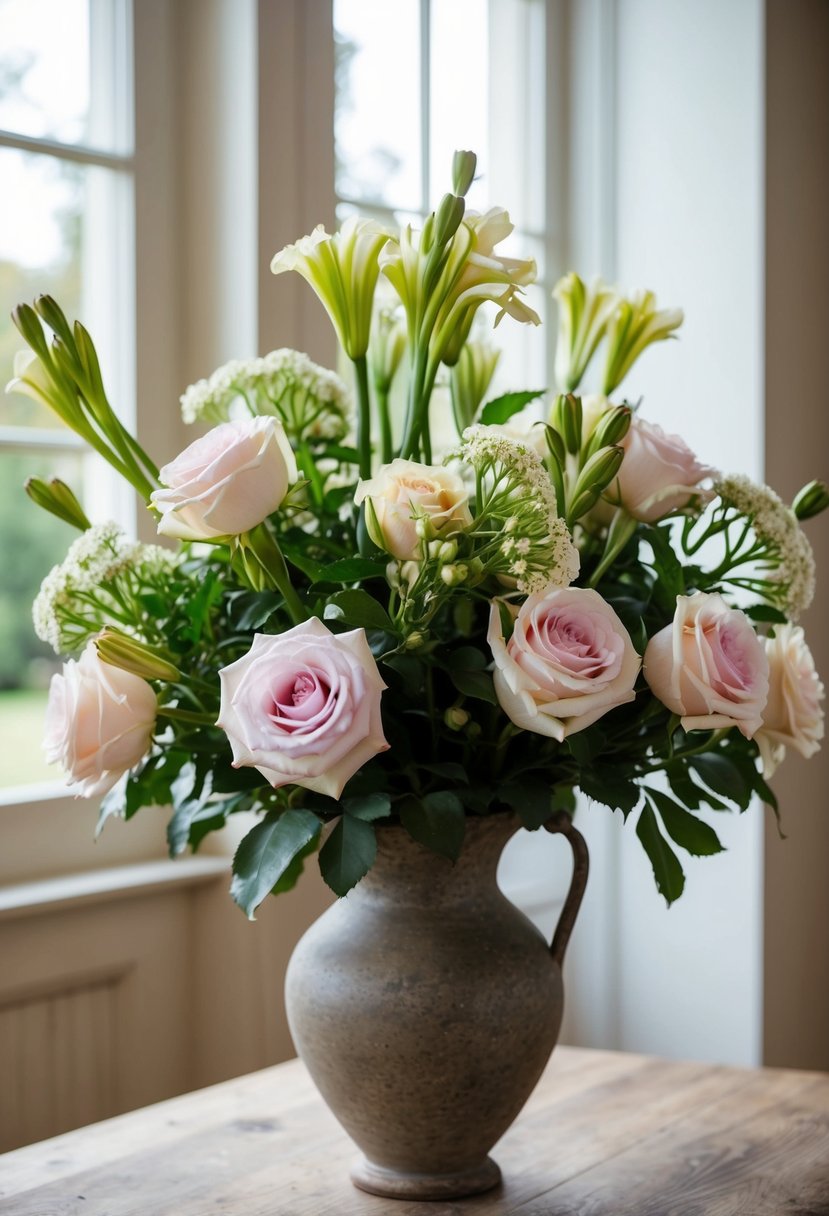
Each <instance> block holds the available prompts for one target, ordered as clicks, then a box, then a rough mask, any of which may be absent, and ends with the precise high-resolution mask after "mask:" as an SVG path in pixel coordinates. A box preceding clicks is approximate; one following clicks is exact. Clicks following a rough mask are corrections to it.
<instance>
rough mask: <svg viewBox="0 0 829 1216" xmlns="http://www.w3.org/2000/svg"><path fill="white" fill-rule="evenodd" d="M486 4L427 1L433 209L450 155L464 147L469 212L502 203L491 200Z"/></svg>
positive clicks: (483, 0) (447, 180) (447, 183)
mask: <svg viewBox="0 0 829 1216" xmlns="http://www.w3.org/2000/svg"><path fill="white" fill-rule="evenodd" d="M488 12H489V2H488V0H452V2H451V3H450V4H446V3H441V2H440V0H437V2H435V0H432V10H431V67H430V71H431V93H432V98H431V132H430V139H429V160H430V166H431V169H430V181H431V195H432V197H431V198H430V200H429V202H430V205H431V206H435V204H436V203H437V201H438V200H439V199H440V197H441V196H442V195H443V194H445V193H446V191H447V190H450V189H451V188H452V155H453V153H454V152H455V150H456V149H458V148H469V149H470V150H471V151H473V152H476V153H477V155H478V169H477V175H476V181H475V182H473V184H472V187H471V188H470V190H469V193H468V194H467V201H468V203H469V206H470V207H471V208H472V209H473V210H474V211H485V210H486V208H487V207H488V206H490V205H492V204H493V203H496V202H499V201H502V200H498V199H493V198H491V197H490V193H491V192H490V188H489V183H488V180H487V177H488V168H489V166H488V162H489V155H488V152H489V131H488V126H489V21H488Z"/></svg>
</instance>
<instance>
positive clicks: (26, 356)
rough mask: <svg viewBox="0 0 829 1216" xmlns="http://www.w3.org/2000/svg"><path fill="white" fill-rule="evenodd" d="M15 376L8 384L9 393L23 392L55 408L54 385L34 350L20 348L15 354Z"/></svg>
mask: <svg viewBox="0 0 829 1216" xmlns="http://www.w3.org/2000/svg"><path fill="white" fill-rule="evenodd" d="M13 368H14V376H13V378H12V379H11V380H10V381H9V382H8V384H7V385H6V392H7V393H22V394H23V395H24V396H25V397H31V399H32V400H33V401H39V402H40V403H41V404H42V405H46V406H48V407H49V408H50V409H54V408H55V407H54V405H53V400H54V386H53V385H52V383H51V381H50V379H49V374H48V372H47V371H46V368H45V367H44V366H43V363H42V362H41V360H40V359H39V358H38V356H37V355H36V354H35V352H34V351H33V350H19V351H16V352H15V356H14V364H13Z"/></svg>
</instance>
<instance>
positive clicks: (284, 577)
mask: <svg viewBox="0 0 829 1216" xmlns="http://www.w3.org/2000/svg"><path fill="white" fill-rule="evenodd" d="M239 544H240V545H241V546H242V547H243V548H245V549H247V550H248V552H249V553H252V554H253V556H254V557H255V558H256V561H257V563H258V565H259V567H260V568H261V570H262V572H263V573H264V574H265V575H266V577H267V578H268V579H269V581H270V582H271V585H272V586H273V587H275V588H276V590H277V591H280V592H281V593H282V596H283V598H284V600H285V607H286V608H287V609H288V612H289V613H290V616H291V620H292V621H293V622H294V624H295V625H300V624H301V623H302V622H303V621H307V620H308V616H309V613H308V612H307V611H306V608H305V606H304V604H303V603H302V600H301V599H300V598H299V596H298V595H297V593H296V591H295V590H294V585H293V583H292V582H291V576H290V574H289V573H288V567H287V566H286V565H285V558H284V557H283V555H282V550H281V549H280V547H279V545H278V544H277V543H276V540H275V538H274V536H273V534H272V533H271V531H270V529H269V528H268V525H267V524H259V526H258V527H257V528H253V529H252V531H250V532H248V533H246V534H245V536H243V537H242V536H240V537H239Z"/></svg>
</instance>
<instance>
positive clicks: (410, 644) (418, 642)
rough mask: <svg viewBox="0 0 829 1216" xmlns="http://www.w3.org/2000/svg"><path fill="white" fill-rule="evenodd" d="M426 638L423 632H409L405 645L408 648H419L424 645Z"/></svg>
mask: <svg viewBox="0 0 829 1216" xmlns="http://www.w3.org/2000/svg"><path fill="white" fill-rule="evenodd" d="M424 640H425V639H424V637H423V634H422V633H419V632H418V631H417V630H415V631H414V633H410V634H409V636H408V637H407V638H406V641H405V642H404V643H403V645H404V646H405V648H406V650H417V649H418V647H420V646H422V645H423V642H424Z"/></svg>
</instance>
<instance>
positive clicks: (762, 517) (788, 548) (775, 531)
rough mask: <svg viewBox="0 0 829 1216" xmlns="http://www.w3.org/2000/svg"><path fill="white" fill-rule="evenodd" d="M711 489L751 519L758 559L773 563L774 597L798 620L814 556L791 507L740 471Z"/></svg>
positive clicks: (811, 584)
mask: <svg viewBox="0 0 829 1216" xmlns="http://www.w3.org/2000/svg"><path fill="white" fill-rule="evenodd" d="M714 489H715V491H716V492H717V494H719V496H720V498H721V499H722V501H723V503H725V504H726V506H730V507H733V508H734V509H735V510H736V511H739V513H740V514H741V515H744V516H745V517H746V518H747V519H748V520H750V522H751V526H752V529H753V530H754V535H755V536H756V538H757V540H758V541H759V542H760V544H761V546H762V548H763V552H762V553H761V555H760V558H761V560H763V561H767V562H768V563H769V564H770V565H772V566H774V569H773V571H772V573H771V574H770V575H769V576H768V579H767V580H766V581H767V582H769V583H772V584H776V585H777V586H778V587H779V593H778V595H776V596H775V598H776V599H779V600H780V602H781V604H782V606H783V607H784V608H785V610H786V612H787V613H788V615H789V616H790V617H792V619H793V620H797V618H798V617H799V616H800V614H801V613H802V612H804V611H805V610H806V609H807V608H808V607H809V605H810V604H811V602H812V599H813V598H814V594H815V557H814V553H813V552H812V546H811V545H810V544H809V541H808V540H807V539H806V536H805V535H804V533H803V530H802V528H801V527H800V524H799V522H798V519H797V516H796V515H795V513H794V511H793V510H792V509H791V507H787V506H786V504H785V503H784V502H783V500H782V499H781V498H780V497H779V495H777V494H775V492H774V490H772V489H770V488H769V487H768V486H763V485H757V484H756V483H755V482H753V481H751V480H750V479H749V478H748V477H744V476H742V475H741V474H733V475H731V476H729V477H724V478H723V479H722V481H719V482H717V483H716V485H715V486H714Z"/></svg>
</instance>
